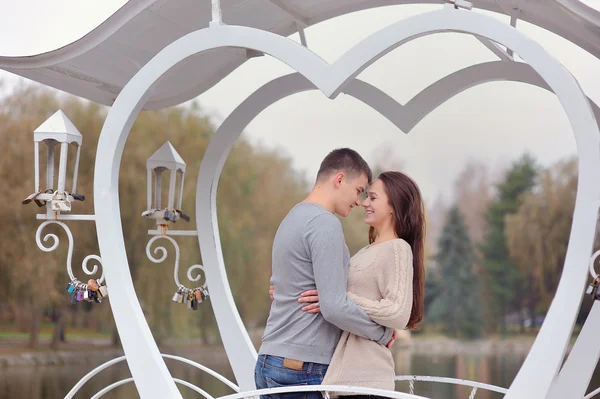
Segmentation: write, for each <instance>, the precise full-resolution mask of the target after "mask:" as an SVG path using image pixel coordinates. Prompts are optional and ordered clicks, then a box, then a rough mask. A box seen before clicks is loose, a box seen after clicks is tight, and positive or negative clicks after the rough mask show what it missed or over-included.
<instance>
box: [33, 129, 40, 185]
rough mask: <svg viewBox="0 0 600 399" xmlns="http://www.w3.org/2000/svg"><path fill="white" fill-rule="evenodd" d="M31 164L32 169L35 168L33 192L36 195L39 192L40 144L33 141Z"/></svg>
mask: <svg viewBox="0 0 600 399" xmlns="http://www.w3.org/2000/svg"><path fill="white" fill-rule="evenodd" d="M33 163H34V168H35V171H34V173H35V177H34V179H35V187H34V188H35V190H33V192H34V193H37V192H38V191H40V142H39V141H34V142H33Z"/></svg>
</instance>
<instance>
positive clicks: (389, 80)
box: [0, 0, 600, 201]
mask: <svg viewBox="0 0 600 399" xmlns="http://www.w3.org/2000/svg"><path fill="white" fill-rule="evenodd" d="M124 3H125V1H123V0H103V1H95V2H91V1H81V0H52V1H47V0H44V1H42V0H28V1H25V0H21V1H14V0H0V10H2V14H0V55H3V56H7V55H13V56H16V55H31V54H37V53H41V52H44V51H49V50H53V49H55V48H58V47H61V46H63V45H65V44H68V43H69V42H72V41H74V40H76V39H78V38H80V37H81V36H83V35H84V34H85V33H87V32H88V31H89V30H91V29H93V28H94V27H95V26H97V25H98V24H99V23H101V22H102V21H103V20H104V19H106V18H108V17H109V16H110V15H111V14H112V13H113V12H114V11H116V10H117V9H118V8H119V7H120V6H121V5H122V4H124ZM588 3H590V4H592V5H595V6H597V7H598V8H600V0H595V3H593V2H588ZM92 4H93V7H92V6H91V5H92ZM436 7H437V6H436ZM430 9H431V6H390V7H385V8H381V9H377V10H369V11H363V12H360V13H355V14H351V15H347V16H343V17H339V18H337V19H335V20H332V21H326V22H323V23H321V24H319V25H316V26H313V27H311V28H309V29H308V30H307V31H306V35H307V40H308V45H309V48H310V49H312V50H313V51H315V52H317V53H318V54H319V55H320V56H322V57H323V58H324V59H326V60H327V61H329V62H333V61H335V60H336V59H337V58H338V57H339V56H340V55H342V54H343V53H344V52H345V51H347V50H348V49H350V47H352V46H353V45H354V44H356V43H357V42H358V41H360V40H361V39H362V38H364V37H366V36H368V35H369V34H370V33H372V32H374V31H376V30H378V29H379V28H381V27H382V26H385V25H389V24H391V23H393V22H395V21H397V20H400V19H403V18H406V17H408V16H410V15H414V14H416V13H420V12H423V11H427V10H430ZM502 19H503V20H506V18H504V17H502ZM518 27H519V29H520V30H521V31H522V32H524V33H526V34H527V35H530V36H531V37H533V38H534V39H535V40H537V41H539V42H540V43H541V44H543V45H544V46H545V47H546V49H548V50H549V51H550V52H551V53H552V54H553V55H554V56H555V57H556V58H558V59H559V60H560V61H561V62H562V63H563V64H564V65H565V66H566V67H567V68H568V69H569V70H570V71H571V72H572V73H573V74H574V75H575V77H576V78H577V79H578V80H579V81H580V84H581V86H582V87H583V89H584V91H585V92H586V94H587V95H588V96H589V97H590V98H592V100H594V101H595V102H597V103H600V78H599V73H598V71H600V61H599V60H597V59H596V58H594V57H592V56H591V55H590V54H588V53H587V52H585V51H584V50H581V49H579V48H577V47H576V46H574V45H573V44H571V43H570V42H567V41H566V40H564V39H561V38H560V37H558V36H556V35H554V34H552V33H549V32H546V31H543V30H540V29H538V28H536V27H532V26H530V25H528V24H526V23H524V22H519V25H518ZM293 38H294V39H296V40H297V38H295V37H293ZM494 59H495V57H494V56H493V55H492V54H491V53H490V52H489V51H488V50H487V49H486V48H485V47H483V45H481V43H479V42H478V41H476V40H475V39H474V38H472V37H470V36H466V35H458V34H440V35H435V36H427V37H424V38H420V39H418V40H414V41H412V42H410V43H408V44H406V45H403V46H401V47H400V48H399V49H397V50H394V51H393V52H391V53H390V54H388V55H387V56H385V57H384V58H383V59H381V60H380V61H378V62H377V63H375V64H374V65H372V66H371V67H369V68H368V69H367V70H366V71H364V72H363V73H362V74H361V75H360V78H361V79H363V80H366V81H367V82H369V83H372V84H374V85H376V86H377V87H379V88H381V89H383V90H384V91H386V92H387V93H388V94H389V95H391V96H392V97H394V98H395V99H396V100H398V101H399V102H401V103H406V102H407V101H408V100H409V99H410V98H412V97H413V96H414V95H416V94H417V93H419V92H420V91H421V90H423V89H424V88H425V87H427V86H428V85H430V84H432V83H433V82H435V81H436V80H438V79H440V78H442V77H443V76H445V75H447V74H449V73H451V72H453V71H456V70H458V69H462V68H464V67H467V66H469V65H472V64H474V63H480V62H483V61H492V60H494ZM290 72H291V71H290V69H289V68H288V67H287V66H285V65H282V64H281V63H280V62H279V61H275V60H273V59H269V58H268V57H260V58H256V59H252V60H250V61H249V62H247V63H246V64H245V65H243V66H242V67H240V68H239V69H238V70H237V71H235V72H234V73H233V74H232V75H230V76H229V77H228V78H226V79H224V80H223V81H222V82H221V83H219V84H218V85H216V86H215V87H214V88H212V89H211V90H209V91H208V92H206V93H204V94H203V95H201V96H200V97H199V98H198V100H199V102H200V103H201V105H203V106H204V108H205V109H206V110H207V112H208V113H209V114H211V115H212V116H213V118H214V120H215V122H219V121H220V120H222V119H223V118H224V117H226V116H227V115H228V114H229V113H230V112H231V111H232V110H233V109H234V108H235V107H236V106H237V105H238V104H239V103H240V102H242V101H243V100H244V99H245V98H246V97H247V96H248V95H249V94H250V93H252V92H253V91H254V90H256V89H257V88H258V87H260V86H261V85H262V84H264V83H266V82H268V81H269V80H271V79H273V78H275V77H277V76H280V75H283V74H287V73H290ZM0 79H2V80H4V81H5V82H8V84H9V85H12V84H14V83H16V82H17V81H18V79H20V78H18V77H16V76H15V75H12V74H10V73H8V72H4V71H1V70H0ZM247 133H248V136H249V137H250V138H251V139H252V140H254V141H256V142H261V143H262V144H263V145H265V146H268V147H273V148H278V149H281V150H282V151H285V153H286V154H288V155H290V156H291V157H292V158H293V159H294V165H295V166H296V167H297V168H298V169H301V170H305V171H306V173H307V176H308V177H309V178H310V179H312V178H314V175H315V174H316V171H317V169H318V166H319V162H320V161H321V159H322V158H323V157H324V156H325V155H326V154H327V152H328V151H330V150H331V149H333V148H336V147H341V146H349V147H352V148H354V149H356V150H358V151H359V152H361V153H362V154H363V155H364V156H365V158H366V159H367V160H368V161H371V162H373V161H374V160H375V159H376V157H377V154H382V148H383V147H385V148H388V149H389V150H390V151H393V154H394V157H393V159H392V161H393V162H392V163H395V164H402V165H403V167H404V169H405V170H406V171H407V172H408V173H409V174H410V175H411V176H413V177H414V178H415V179H416V180H417V182H418V183H419V184H420V186H421V189H422V191H423V194H424V196H425V197H426V199H428V200H430V201H431V200H433V199H434V198H436V197H437V196H438V195H443V196H444V197H446V198H447V199H449V198H450V197H451V193H452V184H453V182H454V180H455V179H456V176H457V174H458V173H459V172H460V171H461V169H462V168H463V166H464V164H465V162H466V161H467V160H480V161H482V162H485V163H487V164H488V165H490V166H491V167H493V168H498V167H501V166H503V165H506V164H507V163H508V162H510V161H512V160H513V159H516V158H517V157H518V156H520V155H521V154H522V153H523V152H525V151H529V152H530V153H532V154H533V155H534V156H535V157H536V158H537V159H538V160H539V161H540V163H542V164H543V165H550V164H551V163H553V162H555V161H557V160H559V159H561V158H564V157H567V156H570V155H574V154H575V150H576V148H575V140H574V138H573V134H572V131H571V128H570V126H569V124H568V121H567V118H566V116H565V114H564V112H563V110H562V108H561V107H560V104H559V103H558V100H557V99H556V98H555V96H554V95H553V94H550V93H548V92H546V91H545V90H542V89H538V88H535V87H531V86H528V85H524V84H517V83H510V82H496V83H489V84H486V85H483V86H479V87H476V88H473V89H470V90H468V91H466V92H464V93H462V94H460V95H458V96H456V97H455V98H453V99H452V100H450V101H448V102H447V103H445V104H443V105H442V106H440V107H439V108H438V109H437V110H435V111H434V112H432V113H431V114H430V115H429V116H428V117H427V118H425V119H424V120H423V121H422V122H421V123H419V124H418V125H417V126H416V127H415V128H414V129H413V130H412V131H411V132H410V134H408V135H405V134H404V133H402V132H399V131H398V129H397V128H396V127H395V126H394V125H392V124H391V123H390V122H388V121H387V120H386V119H385V118H383V117H382V116H380V115H379V114H378V113H377V112H375V111H373V110H372V109H370V108H368V107H367V106H366V105H363V104H362V103H360V102H358V101H357V100H354V99H352V98H350V97H348V96H344V95H341V96H340V97H338V98H337V99H336V100H335V101H331V100H329V99H327V98H325V97H324V96H323V95H322V94H320V93H317V92H310V93H303V94H297V95H295V96H292V97H289V98H287V99H284V100H283V101H280V102H279V103H277V104H275V105H273V106H272V107H270V108H269V109H267V110H266V111H265V112H263V113H262V114H261V115H259V116H258V117H257V118H256V120H254V121H253V122H252V123H251V124H250V125H249V126H248V129H247ZM83 134H84V135H85V132H83ZM159 144H161V143H157V146H158V145H159Z"/></svg>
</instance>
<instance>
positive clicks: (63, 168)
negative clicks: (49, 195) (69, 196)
mask: <svg viewBox="0 0 600 399" xmlns="http://www.w3.org/2000/svg"><path fill="white" fill-rule="evenodd" d="M68 153H69V143H60V159H59V162H58V188H57V189H56V191H58V192H60V193H62V192H64V191H65V180H66V177H67V155H68Z"/></svg>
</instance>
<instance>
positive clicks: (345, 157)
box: [317, 148, 373, 183]
mask: <svg viewBox="0 0 600 399" xmlns="http://www.w3.org/2000/svg"><path fill="white" fill-rule="evenodd" d="M337 172H344V173H345V174H346V175H347V176H348V177H349V178H350V179H353V178H356V177H359V176H360V175H362V174H364V175H365V176H367V179H368V181H369V183H370V182H371V180H372V179H373V173H372V172H371V168H370V167H369V165H368V164H367V162H366V161H365V160H364V159H363V157H361V156H360V155H359V154H358V152H356V151H354V150H352V149H350V148H338V149H335V150H333V151H331V152H330V153H329V154H327V156H326V157H325V159H323V162H321V167H320V168H319V172H318V173H317V181H319V180H321V179H322V178H325V177H327V176H329V175H331V174H332V173H337Z"/></svg>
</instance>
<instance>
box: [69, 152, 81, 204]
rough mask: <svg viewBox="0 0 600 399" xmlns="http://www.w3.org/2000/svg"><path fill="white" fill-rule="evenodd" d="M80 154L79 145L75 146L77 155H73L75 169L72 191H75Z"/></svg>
mask: <svg viewBox="0 0 600 399" xmlns="http://www.w3.org/2000/svg"><path fill="white" fill-rule="evenodd" d="M80 156H81V145H78V146H77V155H75V170H74V171H73V191H71V192H72V193H76V192H77V176H78V175H79V157H80Z"/></svg>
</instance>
